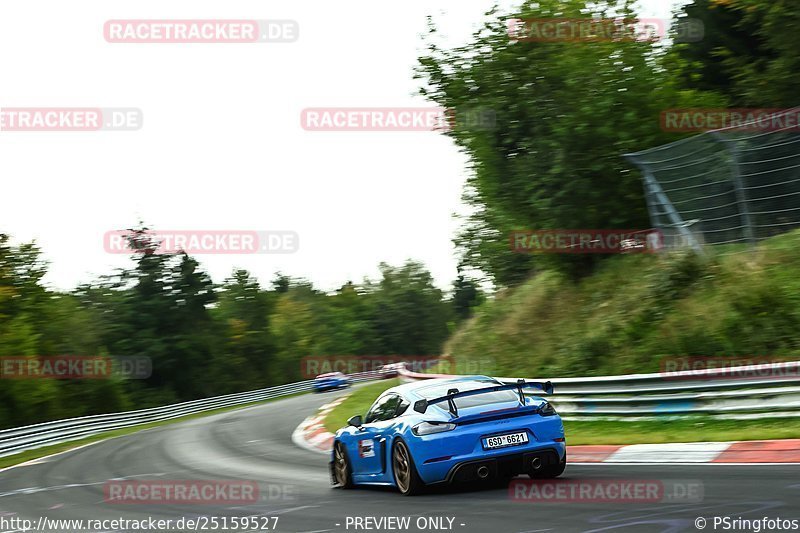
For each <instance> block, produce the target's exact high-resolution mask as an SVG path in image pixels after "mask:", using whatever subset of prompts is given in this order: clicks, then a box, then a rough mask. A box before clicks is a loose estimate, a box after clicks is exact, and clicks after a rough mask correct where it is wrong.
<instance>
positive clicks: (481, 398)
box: [417, 379, 519, 409]
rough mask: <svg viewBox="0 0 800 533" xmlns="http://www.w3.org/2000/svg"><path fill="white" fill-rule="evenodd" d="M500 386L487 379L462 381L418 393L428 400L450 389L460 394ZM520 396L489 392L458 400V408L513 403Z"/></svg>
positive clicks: (511, 392)
mask: <svg viewBox="0 0 800 533" xmlns="http://www.w3.org/2000/svg"><path fill="white" fill-rule="evenodd" d="M496 385H500V384H499V383H498V382H496V381H493V380H490V379H486V380H480V381H462V382H450V383H437V384H436V385H431V386H429V387H422V388H421V389H418V390H417V392H418V393H419V395H420V396H422V397H423V398H425V399H426V400H432V399H433V398H439V397H441V396H444V395H446V394H447V391H448V390H450V389H458V390H459V392H464V391H469V390H475V389H485V388H487V387H494V386H496ZM518 399H519V396H517V393H516V392H515V391H513V390H502V391H497V392H487V393H486V394H476V395H475V396H467V397H466V398H456V407H458V408H459V409H466V408H468V407H476V406H479V405H489V404H493V403H502V402H513V401H518Z"/></svg>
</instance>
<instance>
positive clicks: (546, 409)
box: [539, 402, 557, 416]
mask: <svg viewBox="0 0 800 533" xmlns="http://www.w3.org/2000/svg"><path fill="white" fill-rule="evenodd" d="M539 414H540V415H542V416H553V415H555V414H557V413H556V408H555V407H553V404H551V403H550V402H544V405H542V406H541V407H540V408H539Z"/></svg>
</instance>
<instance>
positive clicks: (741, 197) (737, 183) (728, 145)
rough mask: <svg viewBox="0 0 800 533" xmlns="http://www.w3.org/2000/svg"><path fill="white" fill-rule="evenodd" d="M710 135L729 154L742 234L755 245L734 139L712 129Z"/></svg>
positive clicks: (751, 244) (737, 150)
mask: <svg viewBox="0 0 800 533" xmlns="http://www.w3.org/2000/svg"><path fill="white" fill-rule="evenodd" d="M711 136H712V137H713V138H714V140H716V141H717V142H718V143H720V144H722V146H724V147H725V150H726V151H727V152H728V154H729V155H730V156H731V181H732V182H733V190H734V191H735V193H736V203H737V204H738V206H739V213H740V214H741V216H742V224H744V236H745V238H746V239H747V242H749V243H750V246H755V244H756V236H755V233H754V231H753V230H754V228H753V220H752V219H751V218H750V205H749V203H748V201H747V192H745V189H744V184H743V183H742V174H741V172H740V165H739V149H738V148H737V147H736V146H734V143H735V142H736V141H735V140H733V141H732V140H730V139H726V138H724V137H723V136H722V135H721V134H720V132H719V131H712V132H711Z"/></svg>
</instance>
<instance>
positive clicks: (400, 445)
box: [392, 438, 425, 496]
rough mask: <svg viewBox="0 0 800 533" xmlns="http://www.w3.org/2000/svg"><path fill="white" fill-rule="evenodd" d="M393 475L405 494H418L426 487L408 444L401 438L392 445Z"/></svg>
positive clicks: (398, 488) (398, 486)
mask: <svg viewBox="0 0 800 533" xmlns="http://www.w3.org/2000/svg"><path fill="white" fill-rule="evenodd" d="M392 475H393V476H394V484H395V485H396V486H397V490H399V491H400V494H402V495H403V496H416V495H417V494H420V493H422V492H423V490H424V489H425V483H424V482H423V481H422V479H421V478H420V477H419V474H418V473H417V467H416V465H415V464H414V458H413V457H412V456H411V452H410V451H409V449H408V446H407V445H406V443H405V442H403V440H402V439H399V438H398V439H397V440H395V442H394V445H393V446H392Z"/></svg>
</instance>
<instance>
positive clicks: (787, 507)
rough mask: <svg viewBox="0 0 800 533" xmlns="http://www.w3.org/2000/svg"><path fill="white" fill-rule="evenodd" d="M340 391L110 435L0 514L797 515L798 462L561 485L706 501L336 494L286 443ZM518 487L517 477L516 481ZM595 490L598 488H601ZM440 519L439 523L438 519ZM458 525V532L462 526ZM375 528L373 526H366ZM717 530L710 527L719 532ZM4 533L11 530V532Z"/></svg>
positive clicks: (15, 471) (633, 527)
mask: <svg viewBox="0 0 800 533" xmlns="http://www.w3.org/2000/svg"><path fill="white" fill-rule="evenodd" d="M341 394H342V393H341V392H334V393H326V394H321V395H304V396H299V397H293V398H289V399H285V400H280V401H276V402H272V403H267V404H263V405H259V406H255V407H249V408H246V409H241V410H237V411H231V412H227V413H222V414H218V415H213V416H209V417H205V418H200V419H195V420H191V421H187V422H182V423H176V424H172V425H168V426H163V427H160V428H154V429H150V430H145V431H142V432H139V433H136V434H132V435H128V436H124V437H118V438H114V439H110V440H106V441H102V442H99V443H97V444H93V445H91V446H87V447H84V448H79V449H76V450H73V451H70V452H66V453H64V454H61V455H58V456H54V457H51V458H49V459H46V460H44V461H42V462H39V463H37V464H32V465H27V466H20V467H14V468H11V469H8V470H5V471H3V472H0V518H3V517H4V518H6V519H9V518H14V517H16V518H28V519H33V520H34V521H36V520H38V517H40V516H47V517H49V518H55V519H67V518H70V519H89V518H92V519H103V518H108V519H112V518H119V517H123V518H132V519H142V518H146V517H148V516H152V517H154V518H172V519H176V518H180V517H197V516H207V517H211V516H228V517H233V516H251V515H255V514H257V515H263V516H278V517H279V519H278V524H277V531H283V532H326V531H364V530H363V529H354V527H353V526H352V525H351V526H350V527H349V528H346V525H347V521H346V520H347V517H376V518H380V517H387V516H410V517H412V518H411V528H410V529H408V530H407V531H420V530H419V529H417V528H416V525H415V522H414V521H415V520H417V519H418V518H419V517H427V518H430V517H451V518H454V521H453V526H452V530H454V531H463V532H472V531H476V532H488V533H502V532H545V531H552V532H560V531H567V532H569V531H624V532H629V531H697V529H696V528H695V525H694V524H695V519H696V518H697V517H699V516H703V517H706V518H707V519H709V522H707V527H706V530H707V531H714V528H713V527H712V523H711V521H710V517H712V516H731V517H733V518H736V517H742V518H749V519H761V518H762V517H764V516H768V517H772V518H781V519H792V518H794V519H800V465H773V466H759V465H738V466H730V465H708V464H702V465H689V466H685V465H622V464H597V465H571V466H568V467H567V472H566V473H565V478H566V479H568V480H571V481H582V482H587V483H591V482H593V481H597V480H609V479H615V480H623V481H624V480H647V481H650V480H655V481H657V482H658V481H660V482H669V481H670V480H691V481H693V482H698V481H699V482H700V483H702V501H693V502H690V503H624V502H619V501H617V502H615V503H602V502H594V503H588V502H584V503H577V502H571V503H560V502H553V501H541V500H539V501H524V502H520V501H512V500H511V499H510V498H509V490H508V489H507V488H488V489H487V488H483V489H480V490H476V489H474V488H472V487H460V488H456V489H453V488H448V489H446V490H438V491H435V492H433V493H431V494H426V495H423V496H419V497H412V498H406V497H403V496H401V495H400V494H398V493H396V492H394V491H392V490H389V489H381V488H362V489H356V490H349V491H344V490H338V489H336V490H334V489H332V488H331V487H330V482H329V475H328V471H327V456H325V455H322V454H319V453H314V452H311V451H307V450H304V449H301V448H298V447H297V446H295V445H294V444H293V443H292V440H291V434H292V432H293V430H294V429H295V427H296V426H297V425H298V424H299V423H300V422H301V421H302V420H303V419H304V418H305V417H307V416H309V415H310V414H312V413H313V412H314V411H315V410H316V409H317V408H318V407H319V406H320V405H321V404H323V403H326V402H328V401H330V400H331V399H333V398H335V397H337V396H339V395H341ZM112 478H114V479H119V478H122V479H126V480H148V479H152V480H159V479H160V480H188V479H194V480H219V479H224V480H239V479H244V480H254V481H257V482H258V483H259V485H260V491H261V495H262V501H260V502H259V503H257V504H254V505H248V506H238V507H237V506H231V505H224V504H219V505H215V506H214V505H212V506H207V505H204V506H198V505H156V504H150V505H145V504H142V505H118V504H115V505H112V504H109V503H106V502H105V501H104V492H103V485H104V483H105V482H106V481H107V480H109V479H112ZM519 479H522V478H519ZM601 483H603V482H602V481H601ZM445 523H446V521H445ZM462 524H463V525H462ZM371 530H372V531H376V530H377V531H380V530H381V529H375V528H373V529H371ZM425 530H426V531H441V529H425ZM720 530H721V529H719V528H718V529H717V531H720ZM2 531H4V532H5V531H12V530H11V529H10V528H6V529H3V530H2Z"/></svg>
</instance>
